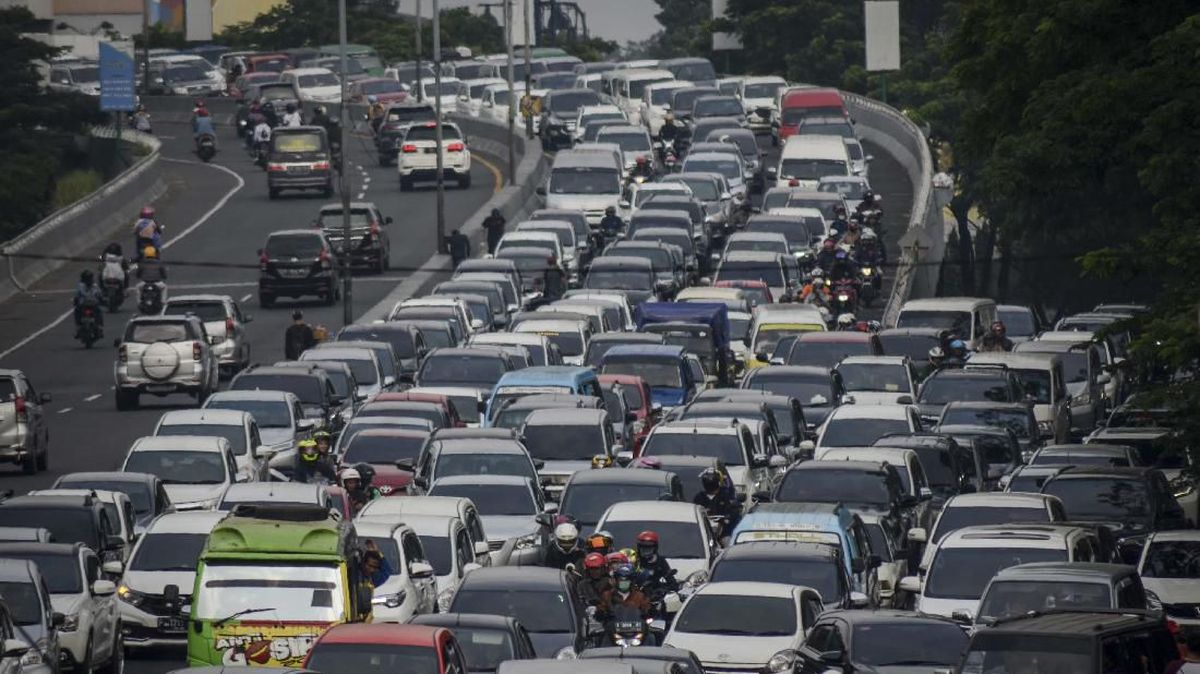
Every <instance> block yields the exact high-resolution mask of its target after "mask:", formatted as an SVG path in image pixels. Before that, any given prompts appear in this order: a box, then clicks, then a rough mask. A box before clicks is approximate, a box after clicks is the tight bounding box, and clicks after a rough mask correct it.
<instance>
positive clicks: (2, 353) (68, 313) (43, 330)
mask: <svg viewBox="0 0 1200 674" xmlns="http://www.w3.org/2000/svg"><path fill="white" fill-rule="evenodd" d="M160 159H162V160H163V161H169V162H175V163H178V164H196V165H198V166H211V167H212V168H215V169H219V170H221V171H224V172H226V173H228V174H229V175H231V176H233V177H234V179H236V180H237V183H238V184H237V185H236V186H234V188H233V189H231V190H229V191H228V192H226V193H225V196H223V197H221V199H220V200H219V201H217V204H216V205H215V206H213V207H212V208H211V209H209V211H208V212H207V213H205V214H204V215H202V216H200V219H199V220H197V221H196V222H194V223H193V224H192V225H191V226H190V227H188V228H187V229H185V230H183V231H182V232H180V233H179V234H177V235H176V236H175V238H173V239H171V240H170V241H168V242H166V243H164V244H163V246H162V247H163V248H170V247H171V246H172V245H174V244H175V242H177V241H179V240H181V239H183V237H185V236H187V235H188V234H191V233H192V232H193V231H195V229H196V228H197V227H199V226H200V225H202V224H204V223H205V222H207V221H208V219H209V218H211V217H212V216H213V214H214V213H216V212H217V211H219V210H220V209H221V207H223V206H224V205H225V204H226V203H227V202H228V201H229V200H230V199H231V198H233V195H235V194H237V193H238V191H240V190H241V189H242V188H243V187H245V186H246V181H245V180H242V177H241V176H239V175H238V174H237V173H235V172H234V171H231V170H230V169H227V168H225V167H224V166H221V165H220V164H205V163H202V162H198V161H187V160H185V159H172V158H170V157H160ZM74 313H75V312H74V310H70V311H64V312H63V313H62V315H60V316H59V317H58V318H55V319H54V320H52V321H50V322H49V323H47V324H46V325H45V326H43V327H41V328H39V329H38V330H36V331H35V332H34V333H33V334H31V335H29V336H28V337H26V338H25V339H22V340H21V341H19V342H17V343H16V344H14V345H12V346H10V347H8V348H7V349H5V350H4V351H0V359H2V358H7V357H8V356H9V355H10V354H12V353H13V352H14V351H16V350H18V349H20V348H21V347H23V346H25V345H26V344H28V343H30V342H32V341H33V340H35V339H37V338H38V337H41V336H42V335H44V334H46V333H47V332H50V331H51V330H53V329H54V328H56V327H58V325H59V323H62V322H63V321H65V320H67V318H68V317H70V316H72V315H73V314H74Z"/></svg>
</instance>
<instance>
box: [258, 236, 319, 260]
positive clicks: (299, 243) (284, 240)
mask: <svg viewBox="0 0 1200 674" xmlns="http://www.w3.org/2000/svg"><path fill="white" fill-rule="evenodd" d="M321 248H322V246H321V237H319V236H312V235H308V234H291V235H285V236H272V237H271V238H269V239H267V246H266V253H267V256H268V257H300V258H304V257H316V256H317V255H319V254H320V253H321Z"/></svg>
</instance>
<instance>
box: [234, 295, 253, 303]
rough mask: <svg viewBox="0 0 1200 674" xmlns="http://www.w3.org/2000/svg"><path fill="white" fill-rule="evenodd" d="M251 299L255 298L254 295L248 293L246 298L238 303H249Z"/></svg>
mask: <svg viewBox="0 0 1200 674" xmlns="http://www.w3.org/2000/svg"><path fill="white" fill-rule="evenodd" d="M251 297H254V293H246V296H245V297H243V298H242V299H240V300H238V301H239V302H249V301H250V298H251Z"/></svg>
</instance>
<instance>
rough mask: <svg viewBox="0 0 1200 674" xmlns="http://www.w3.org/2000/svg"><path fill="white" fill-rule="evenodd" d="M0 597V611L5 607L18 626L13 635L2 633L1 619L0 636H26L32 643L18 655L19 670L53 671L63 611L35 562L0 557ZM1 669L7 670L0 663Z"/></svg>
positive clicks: (56, 660) (55, 666) (55, 667)
mask: <svg viewBox="0 0 1200 674" xmlns="http://www.w3.org/2000/svg"><path fill="white" fill-rule="evenodd" d="M0 596H2V597H4V601H3V602H0V611H3V610H4V609H5V607H7V609H8V611H10V612H11V617H12V621H13V623H14V624H15V625H16V626H17V629H16V634H13V633H12V631H9V632H8V633H7V634H2V632H3V631H4V625H3V622H4V621H3V619H0V638H2V639H13V638H16V639H21V640H23V641H24V640H25V639H28V643H29V645H31V646H33V648H31V649H30V650H29V651H27V652H26V653H25V654H24V656H23V657H22V658H21V665H22V666H23V669H22V670H18V671H29V670H30V669H34V670H37V669H41V668H42V667H45V670H44V671H48V672H53V671H55V670H56V669H57V667H58V663H59V657H60V656H59V643H58V630H59V627H60V626H61V625H62V624H63V614H61V613H57V612H55V610H54V606H53V604H51V601H50V590H48V589H47V588H46V579H45V578H44V577H43V576H42V572H41V571H40V570H39V569H38V565H37V562H34V561H31V560H28V559H4V558H0ZM35 649H36V650H35ZM3 656H4V654H0V657H3ZM0 671H4V672H8V671H9V670H8V669H6V668H5V667H4V665H3V664H0Z"/></svg>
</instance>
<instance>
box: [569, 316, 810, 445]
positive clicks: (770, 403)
mask: <svg viewBox="0 0 1200 674" xmlns="http://www.w3.org/2000/svg"><path fill="white" fill-rule="evenodd" d="M593 339H595V338H593ZM717 400H726V401H731V402H732V401H736V402H763V403H765V404H766V406H767V409H769V410H771V413H772V414H774V415H775V422H776V425H777V426H778V427H777V428H776V429H775V433H776V435H777V438H776V439H777V440H778V441H779V446H780V448H781V449H784V450H785V451H784V453H787V452H786V448H788V447H799V445H800V443H801V442H803V441H804V440H806V439H815V435H814V436H813V438H809V437H808V436H809V433H808V431H807V430H806V429H807V427H808V424H807V422H806V420H805V418H804V409H803V408H802V407H801V406H800V401H799V400H796V399H795V398H793V397H791V396H786V395H774V394H772V393H768V392H766V391H758V390H749V389H709V390H707V391H702V392H700V393H699V394H697V395H696V397H695V398H694V399H693V402H708V401H717ZM808 458H812V457H811V456H810V457H808Z"/></svg>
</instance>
